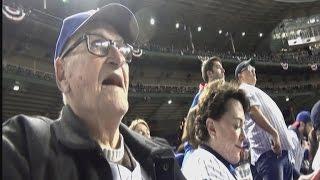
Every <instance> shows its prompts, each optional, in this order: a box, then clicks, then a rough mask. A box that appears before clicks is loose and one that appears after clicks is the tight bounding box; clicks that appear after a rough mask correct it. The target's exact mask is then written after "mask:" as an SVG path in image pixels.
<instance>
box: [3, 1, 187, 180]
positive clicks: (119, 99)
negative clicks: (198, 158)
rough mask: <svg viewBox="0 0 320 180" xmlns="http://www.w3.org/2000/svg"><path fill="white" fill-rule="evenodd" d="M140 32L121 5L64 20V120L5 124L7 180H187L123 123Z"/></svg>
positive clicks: (60, 76)
mask: <svg viewBox="0 0 320 180" xmlns="http://www.w3.org/2000/svg"><path fill="white" fill-rule="evenodd" d="M138 30H139V27H138V24H137V20H136V18H135V17H134V15H133V13H132V12H131V11H130V10H129V9H128V8H127V7H125V6H123V5H120V4H117V3H111V4H108V5H105V6H103V7H102V8H100V9H98V10H91V11H87V12H81V13H78V14H75V15H72V16H70V17H67V18H66V19H64V21H63V24H62V28H61V31H60V35H59V37H58V40H57V44H56V51H55V58H54V67H55V75H56V82H57V85H58V88H59V90H60V91H61V92H62V94H63V100H64V107H63V109H62V111H61V116H60V118H59V119H58V120H56V121H53V120H51V119H49V118H46V117H41V116H36V117H30V116H25V115H18V116H14V117H12V118H11V119H9V120H8V121H6V122H5V123H4V124H3V125H2V156H3V159H2V164H4V165H5V166H3V167H2V172H3V175H2V177H3V179H15V180H16V179H59V180H63V179H68V180H72V179H90V180H94V179H101V180H102V179H103V180H105V179H132V178H134V179H185V178H184V177H183V175H182V173H181V171H180V169H179V166H178V164H177V162H176V161H175V160H174V154H173V151H172V150H171V149H170V148H168V147H167V146H163V145H162V144H158V143H156V142H153V141H151V140H149V139H147V138H145V137H143V136H140V135H137V134H136V133H132V131H130V130H129V129H128V127H127V126H125V125H124V124H122V123H121V120H122V118H123V116H124V115H125V114H126V112H127V111H128V86H129V67H128V63H129V62H130V61H131V55H132V53H131V50H132V48H131V47H130V46H129V45H128V44H126V43H132V42H133V41H135V40H136V39H137V36H138ZM164 167H165V168H164Z"/></svg>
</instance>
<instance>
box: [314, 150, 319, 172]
mask: <svg viewBox="0 0 320 180" xmlns="http://www.w3.org/2000/svg"><path fill="white" fill-rule="evenodd" d="M312 169H313V170H314V171H316V170H319V169H320V146H319V147H318V150H317V153H316V155H315V156H314V158H313V162H312Z"/></svg>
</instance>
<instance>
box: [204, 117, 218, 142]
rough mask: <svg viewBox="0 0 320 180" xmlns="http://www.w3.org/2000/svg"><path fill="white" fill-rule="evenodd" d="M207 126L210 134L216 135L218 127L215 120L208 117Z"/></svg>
mask: <svg viewBox="0 0 320 180" xmlns="http://www.w3.org/2000/svg"><path fill="white" fill-rule="evenodd" d="M206 126H207V131H208V134H209V136H211V137H215V136H216V127H215V123H214V120H213V119H211V118H207V120H206Z"/></svg>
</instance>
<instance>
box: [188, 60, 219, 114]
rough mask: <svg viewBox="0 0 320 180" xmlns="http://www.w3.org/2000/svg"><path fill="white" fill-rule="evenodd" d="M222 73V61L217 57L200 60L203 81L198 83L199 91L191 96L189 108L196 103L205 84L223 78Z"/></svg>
mask: <svg viewBox="0 0 320 180" xmlns="http://www.w3.org/2000/svg"><path fill="white" fill-rule="evenodd" d="M224 73H225V70H224V69H223V66H222V62H221V59H220V58H219V57H217V56H213V57H211V58H209V59H206V60H204V61H203V62H202V65H201V75H202V79H203V81H204V83H200V84H199V91H198V93H197V94H196V95H195V97H194V98H193V101H192V104H191V108H193V107H194V106H196V105H197V104H198V100H199V96H200V94H201V92H202V90H203V88H204V87H205V86H206V84H207V83H209V82H212V81H213V80H216V79H222V80H224V78H225V77H224Z"/></svg>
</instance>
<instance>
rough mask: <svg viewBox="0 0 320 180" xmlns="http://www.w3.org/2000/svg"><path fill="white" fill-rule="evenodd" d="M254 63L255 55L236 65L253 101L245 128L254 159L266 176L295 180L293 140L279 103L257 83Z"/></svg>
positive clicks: (238, 73)
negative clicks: (292, 157)
mask: <svg viewBox="0 0 320 180" xmlns="http://www.w3.org/2000/svg"><path fill="white" fill-rule="evenodd" d="M252 63H253V61H252V60H251V59H250V60H247V61H243V62H241V63H239V64H238V66H237V67H236V69H235V78H236V79H237V80H238V82H239V83H240V89H242V90H243V91H244V92H245V93H246V96H247V98H248V99H249V101H250V110H249V113H247V114H246V121H245V132H246V136H247V138H248V140H249V143H250V148H251V149H250V155H251V163H252V164H253V165H254V166H255V168H256V170H257V173H258V175H259V176H260V177H261V178H263V179H285V180H286V179H288V180H291V179H292V177H293V165H292V164H291V162H290V161H289V157H288V151H289V150H291V149H292V148H293V144H292V142H290V139H289V137H288V132H287V131H288V129H287V127H286V124H285V121H284V118H283V115H282V113H281V111H280V109H279V107H278V106H277V104H276V103H275V102H274V101H273V100H272V99H271V98H270V97H269V96H268V95H267V94H266V93H265V92H263V91H262V90H260V89H259V88H257V87H255V85H256V82H257V78H256V73H255V68H254V67H253V66H252V65H251V64H252ZM254 176H256V175H254ZM254 178H255V177H254Z"/></svg>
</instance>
